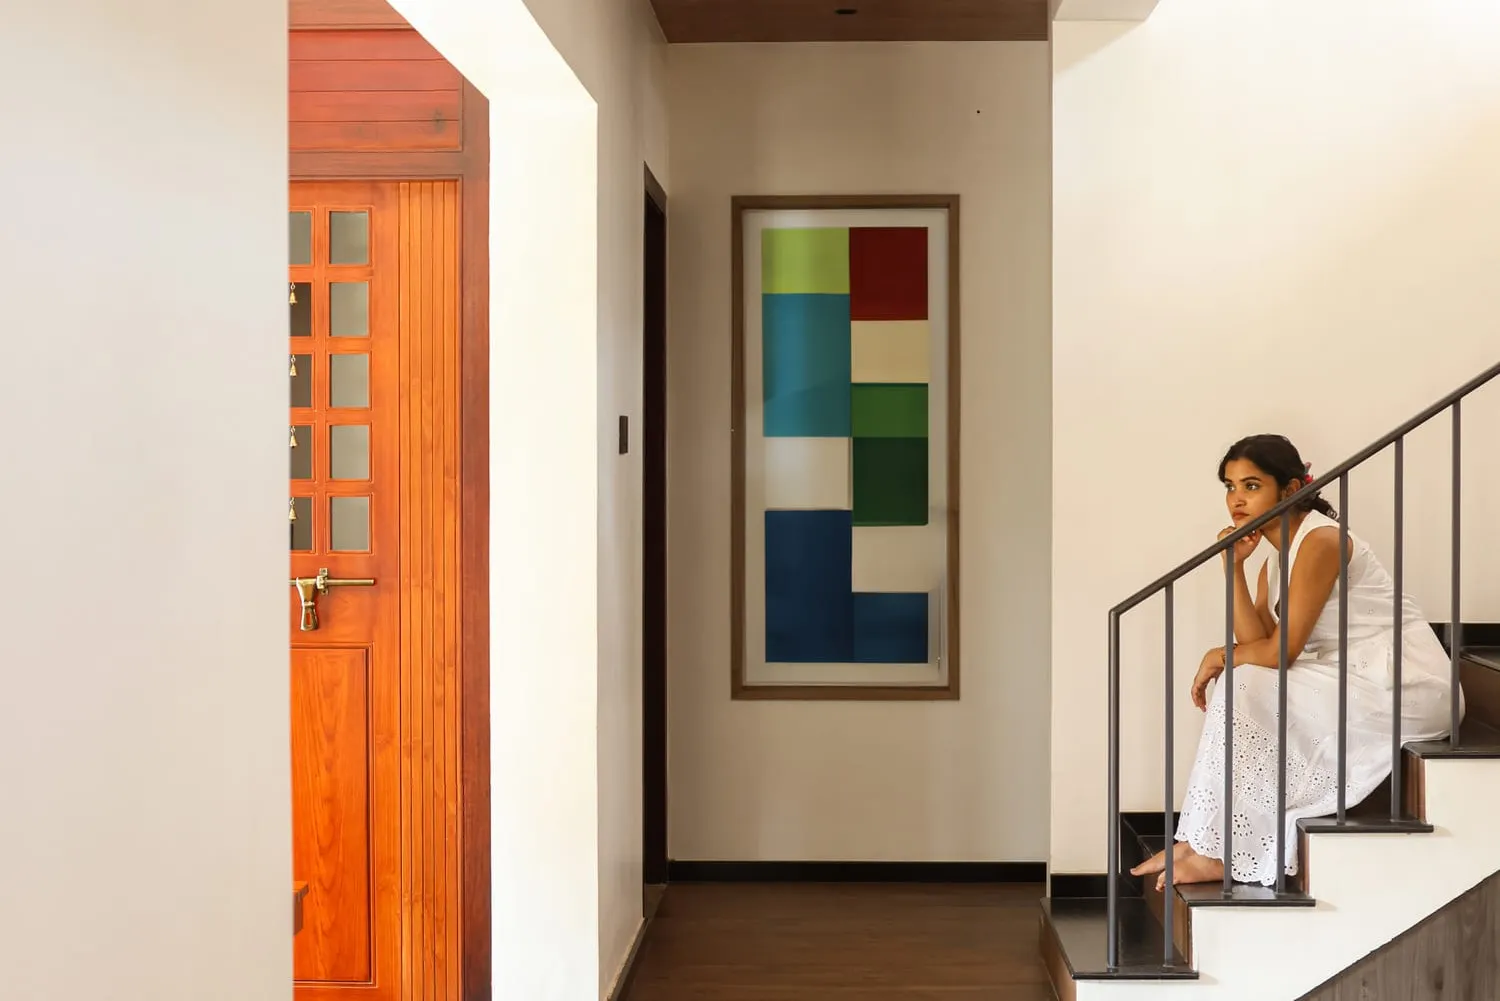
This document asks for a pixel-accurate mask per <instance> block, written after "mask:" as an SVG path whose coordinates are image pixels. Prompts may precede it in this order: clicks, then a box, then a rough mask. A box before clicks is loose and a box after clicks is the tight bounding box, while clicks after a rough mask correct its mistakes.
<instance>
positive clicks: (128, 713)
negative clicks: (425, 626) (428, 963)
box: [0, 0, 292, 1001]
mask: <svg viewBox="0 0 1500 1001" xmlns="http://www.w3.org/2000/svg"><path fill="white" fill-rule="evenodd" d="M226 16H229V15H228V14H227V13H226V10H225V8H224V6H223V5H219V4H204V3H201V2H197V0H156V2H154V3H150V4H143V5H142V4H137V5H130V4H120V3H116V2H112V0H68V2H64V3H54V4H33V3H20V4H11V5H8V6H7V7H6V9H5V14H4V15H3V20H4V22H5V26H4V28H3V30H0V67H4V68H3V70H0V78H3V81H4V85H3V86H0V120H3V121H4V122H5V123H6V125H5V127H6V130H7V136H8V138H7V140H6V143H5V152H4V153H3V154H0V186H3V188H4V190H5V191H6V192H8V194H9V197H8V198H7V199H6V208H5V223H4V225H3V226H0V301H3V302H4V303H5V313H6V315H5V322H4V326H3V330H0V341H3V344H4V347H3V354H4V364H3V365H0V428H3V429H4V430H3V432H0V434H3V436H4V445H3V452H4V456H5V458H4V462H3V466H0V526H3V528H0V531H3V535H4V542H3V544H0V561H3V564H4V568H5V572H4V576H3V578H0V637H3V638H0V676H3V679H4V680H3V685H4V693H3V696H0V859H3V860H4V861H3V862H0V886H3V893H4V902H3V903H0V997H3V998H7V999H11V998H14V999H21V998H26V999H32V1001H73V999H77V998H104V997H109V998H118V999H121V1001H144V999H148V998H149V999H151V1001H202V999H204V998H214V999H217V1001H275V999H290V998H291V994H292V987H291V972H292V971H291V948H292V929H291V899H290V890H291V879H292V867H291V833H290V832H291V789H290V784H289V783H290V777H289V767H290V766H289V729H288V728H289V726H290V717H289V715H288V708H287V707H288V675H287V634H286V614H287V612H286V610H287V601H288V597H287V595H288V591H287V585H286V575H287V549H286V546H287V534H286V533H287V529H286V524H287V522H286V503H287V501H286V488H285V484H286V475H287V467H286V433H285V427H286V386H287V382H286V357H287V356H286V341H285V330H286V322H287V321H286V308H287V307H286V291H285V290H286V254H287V228H286V227H287V221H286V219H287V217H286V211H287V180H286V179H287V174H286V15H285V5H283V4H246V5H242V6H240V7H237V8H236V9H235V10H234V11H233V14H232V17H233V30H232V31H226V30H225V29H224V19H225V17H226ZM42 80H45V81H46V85H45V90H46V95H47V96H46V98H45V99H42V100H39V99H38V93H37V89H36V86H35V83H36V81H42Z"/></svg>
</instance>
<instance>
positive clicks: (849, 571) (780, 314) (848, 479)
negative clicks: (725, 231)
mask: <svg viewBox="0 0 1500 1001" xmlns="http://www.w3.org/2000/svg"><path fill="white" fill-rule="evenodd" d="M730 210H731V214H732V226H731V229H732V239H733V247H732V251H731V259H732V270H733V295H732V308H733V324H732V329H733V351H732V359H733V360H732V370H733V386H732V390H731V392H732V408H733V409H732V413H733V421H734V424H733V438H732V442H733V444H732V452H733V474H732V478H733V500H732V504H731V510H732V515H731V516H732V519H733V526H732V556H731V564H732V568H733V569H732V575H733V576H732V580H731V588H730V590H731V601H732V605H733V610H732V616H731V623H732V625H731V629H730V632H731V644H732V651H731V660H730V664H731V679H730V691H731V694H732V696H733V697H734V698H736V699H956V698H958V693H959V684H958V681H959V670H958V666H959V658H958V623H959V600H958V599H959V595H958V580H959V573H958V570H959V567H958V529H959V526H958V498H959V459H958V457H959V448H958V443H959V427H958V425H959V378H958V370H959V281H958V276H959V228H958V196H957V195H909V196H908V195H866V196H852V195H841V196H818V195H807V196H791V197H736V198H734V199H732V200H731V207H730Z"/></svg>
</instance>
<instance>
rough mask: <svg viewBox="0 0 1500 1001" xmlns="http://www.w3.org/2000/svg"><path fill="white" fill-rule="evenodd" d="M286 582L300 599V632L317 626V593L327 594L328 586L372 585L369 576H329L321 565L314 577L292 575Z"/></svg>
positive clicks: (309, 630) (372, 582) (373, 583)
mask: <svg viewBox="0 0 1500 1001" xmlns="http://www.w3.org/2000/svg"><path fill="white" fill-rule="evenodd" d="M287 583H289V584H291V586H292V587H295V588H296V589H297V597H298V598H300V599H301V601H302V626H301V629H302V632H304V633H310V632H312V631H313V630H315V629H317V628H318V603H317V601H318V595H320V594H327V593H328V589H329V588H330V587H374V586H375V581H374V579H373V578H370V577H330V576H328V568H327V567H323V568H322V569H321V570H319V571H318V575H317V576H316V577H293V578H292V579H291V580H290V581H288V582H287Z"/></svg>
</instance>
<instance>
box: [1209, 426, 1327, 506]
mask: <svg viewBox="0 0 1500 1001" xmlns="http://www.w3.org/2000/svg"><path fill="white" fill-rule="evenodd" d="M1236 459H1246V460H1248V461H1250V462H1253V463H1255V464H1256V465H1257V466H1259V467H1260V469H1261V471H1262V472H1265V473H1267V474H1268V475H1270V476H1272V477H1274V478H1275V480H1276V491H1277V493H1280V492H1281V491H1282V490H1285V489H1286V488H1287V486H1288V485H1289V484H1291V483H1294V482H1295V483H1304V482H1306V477H1307V466H1306V465H1305V464H1304V463H1303V461H1302V456H1301V455H1300V454H1299V453H1298V452H1297V446H1296V445H1293V444H1292V443H1291V442H1290V441H1289V440H1287V439H1286V438H1285V437H1283V436H1282V435H1279V434H1253V435H1251V436H1250V437H1248V438H1241V439H1240V440H1239V441H1237V442H1235V443H1234V444H1233V445H1230V446H1229V451H1227V452H1225V453H1224V458H1222V459H1220V460H1219V479H1220V480H1221V481H1222V480H1223V479H1224V467H1225V466H1228V465H1229V464H1230V463H1231V462H1233V461H1234V460H1236ZM1293 510H1297V511H1317V512H1318V513H1320V514H1326V515H1327V516H1328V517H1330V518H1337V517H1338V513H1337V512H1336V511H1334V509H1333V505H1332V504H1330V503H1328V502H1327V501H1326V500H1324V499H1323V496H1322V494H1321V493H1318V492H1316V491H1312V490H1307V489H1305V488H1304V489H1302V490H1300V491H1298V492H1297V503H1296V504H1295V505H1293Z"/></svg>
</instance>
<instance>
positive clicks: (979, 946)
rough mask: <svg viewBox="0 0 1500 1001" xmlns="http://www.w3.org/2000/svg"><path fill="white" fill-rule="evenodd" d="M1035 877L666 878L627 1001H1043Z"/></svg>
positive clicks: (1039, 891) (1048, 997)
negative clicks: (1004, 880)
mask: <svg viewBox="0 0 1500 1001" xmlns="http://www.w3.org/2000/svg"><path fill="white" fill-rule="evenodd" d="M1044 892H1045V890H1044V889H1043V888H1042V886H1041V885H1040V884H966V885H948V884H878V885H877V884H861V883H840V884H827V883H815V884H808V883H771V884H764V883H750V884H747V883H736V884H683V883H678V884H674V885H672V886H669V887H668V888H667V890H666V893H665V895H664V896H663V898H662V901H661V904H660V906H659V907H658V909H657V912H656V918H655V920H654V921H653V922H652V924H651V927H650V929H649V930H648V932H647V934H646V940H645V943H644V944H643V945H642V947H641V952H640V956H639V958H638V959H637V961H636V968H635V978H634V982H633V983H632V985H631V989H630V993H629V994H627V995H626V997H625V1001H688V999H692V1001H1052V996H1053V995H1052V989H1051V987H1050V986H1049V985H1048V982H1047V971H1046V968H1045V967H1044V966H1043V965H1042V959H1041V956H1040V954H1039V951H1038V948H1037V927H1038V921H1039V910H1038V903H1037V902H1038V901H1039V900H1040V899H1041V897H1042V895H1043V893H1044Z"/></svg>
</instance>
